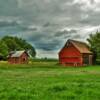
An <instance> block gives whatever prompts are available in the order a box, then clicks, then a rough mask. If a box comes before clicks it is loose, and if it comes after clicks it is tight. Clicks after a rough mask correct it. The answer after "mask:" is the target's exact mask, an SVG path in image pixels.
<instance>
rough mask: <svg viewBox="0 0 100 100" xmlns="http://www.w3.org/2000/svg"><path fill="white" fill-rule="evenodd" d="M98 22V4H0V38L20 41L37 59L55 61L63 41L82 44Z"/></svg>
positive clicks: (30, 0) (40, 0) (34, 0)
mask: <svg viewBox="0 0 100 100" xmlns="http://www.w3.org/2000/svg"><path fill="white" fill-rule="evenodd" d="M99 20H100V1H99V0H88V1H87V0H1V1H0V36H5V35H12V36H19V37H23V38H24V39H26V40H27V41H29V42H30V43H31V44H32V45H33V46H35V47H36V50H37V52H38V57H43V56H44V57H45V56H48V57H54V56H53V55H54V54H55V57H57V53H58V51H59V50H60V49H61V47H63V45H64V43H65V42H66V41H67V39H78V40H83V41H85V40H86V38H87V37H88V36H89V34H90V33H91V32H94V31H96V30H97V29H99V25H100V22H99Z"/></svg>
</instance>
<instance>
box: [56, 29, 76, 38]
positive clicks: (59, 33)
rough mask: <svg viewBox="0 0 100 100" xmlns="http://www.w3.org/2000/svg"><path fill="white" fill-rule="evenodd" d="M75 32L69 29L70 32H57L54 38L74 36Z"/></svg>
mask: <svg viewBox="0 0 100 100" xmlns="http://www.w3.org/2000/svg"><path fill="white" fill-rule="evenodd" d="M76 33H77V30H74V29H71V30H62V31H57V32H56V34H55V35H54V36H56V37H59V36H68V35H73V34H76Z"/></svg>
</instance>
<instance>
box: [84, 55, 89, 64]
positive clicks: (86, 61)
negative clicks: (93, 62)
mask: <svg viewBox="0 0 100 100" xmlns="http://www.w3.org/2000/svg"><path fill="white" fill-rule="evenodd" d="M83 64H84V65H89V56H86V57H83Z"/></svg>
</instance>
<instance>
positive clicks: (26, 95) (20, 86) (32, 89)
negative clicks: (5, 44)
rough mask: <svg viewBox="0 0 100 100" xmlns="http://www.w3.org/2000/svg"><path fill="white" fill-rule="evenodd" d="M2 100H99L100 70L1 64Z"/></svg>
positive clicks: (93, 67)
mask: <svg viewBox="0 0 100 100" xmlns="http://www.w3.org/2000/svg"><path fill="white" fill-rule="evenodd" d="M0 100H100V67H99V66H88V67H80V68H72V67H67V68H65V67H63V66H60V65H57V62H55V61H51V62H50V61H46V62H45V61H43V62H41V61H38V62H31V63H30V64H28V65H9V64H7V63H5V62H1V63H0Z"/></svg>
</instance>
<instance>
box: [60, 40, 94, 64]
mask: <svg viewBox="0 0 100 100" xmlns="http://www.w3.org/2000/svg"><path fill="white" fill-rule="evenodd" d="M92 59H93V53H92V52H91V51H90V50H89V47H88V46H87V44H86V43H84V42H80V41H76V40H68V41H67V43H66V44H65V46H64V47H63V48H62V49H61V51H60V52H59V63H60V64H62V65H66V66H85V65H92V62H93V60H92Z"/></svg>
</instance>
